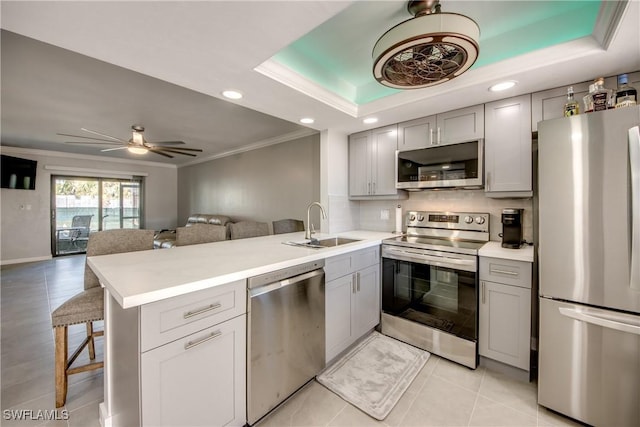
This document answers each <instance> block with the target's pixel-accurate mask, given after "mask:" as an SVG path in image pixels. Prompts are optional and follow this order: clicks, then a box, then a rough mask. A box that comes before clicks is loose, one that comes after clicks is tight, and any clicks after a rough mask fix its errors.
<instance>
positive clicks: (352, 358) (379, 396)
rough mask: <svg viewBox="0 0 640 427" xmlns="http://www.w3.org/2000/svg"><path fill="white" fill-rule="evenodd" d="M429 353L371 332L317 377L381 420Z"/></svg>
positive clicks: (350, 401) (319, 380) (329, 387)
mask: <svg viewBox="0 0 640 427" xmlns="http://www.w3.org/2000/svg"><path fill="white" fill-rule="evenodd" d="M429 356H430V354H429V353H428V352H426V351H424V350H420V349H419V348H416V347H412V346H410V345H408V344H405V343H403V342H401V341H398V340H395V339H393V338H389V337H387V336H385V335H382V334H379V333H378V332H373V333H371V335H369V336H368V337H367V338H365V339H364V340H363V341H362V342H361V343H360V344H358V345H357V346H356V347H355V348H353V350H351V351H350V352H349V353H347V354H346V355H344V356H343V357H342V358H340V359H339V360H338V361H337V362H335V363H334V364H333V365H331V366H329V367H328V368H326V369H325V370H324V371H323V372H322V373H321V374H320V375H318V377H317V380H318V382H320V384H322V385H324V386H325V387H327V388H328V389H329V390H331V391H332V392H334V393H336V394H337V395H338V396H340V397H342V398H343V399H344V400H346V401H347V402H349V403H351V404H353V405H354V406H356V407H358V408H360V409H361V410H362V411H364V412H366V413H367V414H369V415H370V416H372V417H373V418H376V419H378V420H383V419H384V418H385V417H386V416H387V415H389V412H391V410H392V409H393V407H394V406H395V405H396V403H398V401H399V400H400V398H401V397H402V395H403V394H404V392H405V391H407V388H409V385H410V384H411V382H412V381H413V379H414V378H415V377H416V375H418V372H420V370H421V369H422V367H423V366H424V364H425V363H426V362H427V359H429Z"/></svg>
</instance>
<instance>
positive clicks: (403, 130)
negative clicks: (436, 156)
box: [398, 105, 484, 150]
mask: <svg viewBox="0 0 640 427" xmlns="http://www.w3.org/2000/svg"><path fill="white" fill-rule="evenodd" d="M480 138H484V105H475V106H473V107H467V108H462V109H460V110H454V111H449V112H446V113H441V114H438V115H435V116H428V117H423V118H420V119H415V120H410V121H407V122H402V123H400V124H398V150H413V149H416V148H424V147H429V146H432V145H447V144H456V143H458V142H464V141H470V140H473V139H480Z"/></svg>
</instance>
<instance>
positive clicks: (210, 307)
mask: <svg viewBox="0 0 640 427" xmlns="http://www.w3.org/2000/svg"><path fill="white" fill-rule="evenodd" d="M220 307H222V304H220V303H219V302H216V303H214V304H210V305H208V306H206V307H202V308H199V309H198V310H193V311H187V312H186V313H185V314H184V316H183V317H184V318H185V319H188V318H190V317H193V316H197V315H198V314H202V313H206V312H207V311H211V310H217V309H219V308H220Z"/></svg>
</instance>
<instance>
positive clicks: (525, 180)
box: [484, 95, 532, 196]
mask: <svg viewBox="0 0 640 427" xmlns="http://www.w3.org/2000/svg"><path fill="white" fill-rule="evenodd" d="M485 117H486V128H485V145H484V147H485V191H486V192H487V193H488V194H487V195H488V196H491V194H489V193H498V192H530V191H532V187H531V158H532V157H531V131H530V129H531V99H530V97H529V95H523V96H518V97H515V98H509V99H503V100H500V101H496V102H491V103H488V104H486V106H485Z"/></svg>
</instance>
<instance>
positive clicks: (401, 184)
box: [396, 139, 484, 191]
mask: <svg viewBox="0 0 640 427" xmlns="http://www.w3.org/2000/svg"><path fill="white" fill-rule="evenodd" d="M483 183H484V140H482V139H477V140H473V141H467V142H461V143H458V144H447V145H435V146H430V147H428V148H419V149H416V150H407V151H396V188H401V189H404V190H409V191H410V190H422V189H433V188H461V187H462V188H482V186H483Z"/></svg>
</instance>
